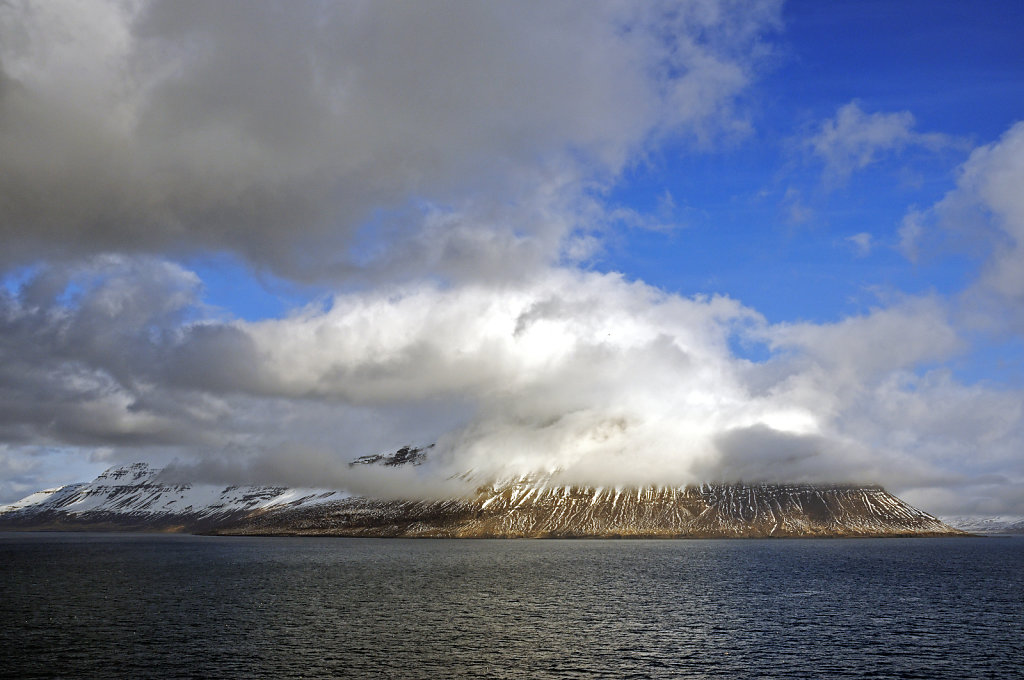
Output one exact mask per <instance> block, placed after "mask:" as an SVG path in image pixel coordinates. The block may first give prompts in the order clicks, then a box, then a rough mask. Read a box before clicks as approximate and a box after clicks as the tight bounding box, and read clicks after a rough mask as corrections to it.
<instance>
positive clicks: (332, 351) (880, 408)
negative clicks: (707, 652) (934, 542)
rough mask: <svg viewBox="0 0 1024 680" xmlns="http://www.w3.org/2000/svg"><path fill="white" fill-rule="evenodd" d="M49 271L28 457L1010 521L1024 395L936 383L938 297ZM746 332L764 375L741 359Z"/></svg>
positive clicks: (252, 475) (951, 343) (15, 376)
mask: <svg viewBox="0 0 1024 680" xmlns="http://www.w3.org/2000/svg"><path fill="white" fill-rule="evenodd" d="M56 276H58V275H57V274H56V272H55V270H46V269H43V270H41V271H39V272H37V274H36V276H35V277H34V278H30V279H29V280H28V281H27V282H26V284H25V285H24V286H23V287H22V288H21V289H20V291H19V292H18V294H16V295H13V296H11V295H10V294H8V297H6V298H5V305H4V307H3V310H4V316H3V320H4V327H3V333H0V337H2V338H3V339H4V343H3V346H2V347H0V353H2V355H3V356H2V357H0V359H2V361H0V366H2V367H3V371H4V375H3V381H2V384H3V385H4V390H3V391H2V394H0V397H2V398H0V434H2V435H3V437H4V440H5V441H7V442H8V443H10V444H12V445H13V444H18V445H23V444H25V443H28V442H35V443H40V442H45V443H47V444H48V445H50V446H52V447H55V450H57V449H59V450H63V451H66V450H67V449H69V448H79V449H81V450H83V451H86V452H88V451H93V450H94V449H95V448H96V447H98V446H105V447H108V449H109V450H110V451H111V452H112V453H111V455H113V457H115V458H121V459H127V460H132V459H136V458H139V457H145V458H147V459H153V457H154V456H157V457H163V458H164V459H167V458H168V457H170V456H175V455H176V456H178V458H179V459H180V465H181V466H184V467H188V466H190V465H195V469H194V471H195V472H196V473H197V474H208V475H211V476H212V477H213V478H216V479H217V480H218V481H223V480H224V479H226V478H227V477H228V476H230V475H237V476H238V477H239V478H241V479H250V480H257V481H274V479H273V478H274V477H275V476H276V477H277V479H278V480H283V481H287V482H288V483H293V484H299V483H306V484H324V483H327V482H328V481H329V482H330V483H331V484H334V485H339V486H348V487H349V488H353V489H357V490H362V491H367V490H370V491H373V490H376V491H378V492H380V491H381V490H383V489H389V490H391V491H393V492H403V493H432V492H440V491H438V489H440V487H438V486H437V484H440V483H441V482H442V481H443V479H445V478H446V477H447V476H449V475H451V474H453V473H461V472H465V471H466V470H470V469H472V470H475V471H476V472H477V474H479V475H481V476H483V475H488V474H504V473H512V472H516V473H519V472H524V471H529V470H536V469H554V468H559V469H562V470H564V471H565V474H566V475H567V477H568V478H570V479H575V480H579V481H582V482H587V483H601V484H629V483H682V482H694V481H706V480H708V479H745V480H751V481H753V480H768V481H781V482H786V481H789V482H793V481H811V482H816V481H829V482H834V481H865V482H881V483H883V484H887V485H889V486H891V487H892V488H893V490H895V491H902V490H913V492H914V493H915V494H917V495H918V497H919V498H922V499H932V500H935V501H936V502H938V501H939V500H941V502H942V504H943V508H944V509H953V507H954V506H955V505H957V504H956V503H951V502H950V501H949V499H948V498H946V497H945V496H943V493H945V492H943V491H942V490H943V489H945V490H947V491H948V490H949V489H958V490H959V492H960V493H962V498H961V500H960V501H959V507H960V509H961V510H969V509H971V508H980V507H982V506H983V505H984V504H983V503H982V500H981V498H982V496H983V495H988V496H990V497H991V496H992V494H995V495H996V497H1000V498H1004V501H1002V505H1001V507H1002V508H1003V510H1005V511H1007V512H1008V511H1010V509H1011V508H1015V507H1016V506H1015V505H1014V504H1013V503H1012V502H1011V501H1012V497H1011V496H1010V495H1008V494H1007V493H1006V490H1007V489H1010V488H1017V486H1019V485H1020V484H1021V479H1022V475H1024V471H1022V470H1021V469H1020V462H1019V461H1018V460H1017V454H1016V452H1017V451H1018V450H1019V447H1020V446H1021V445H1022V444H1024V431H1022V430H1021V427H1020V425H1019V420H1020V419H1019V414H1020V413H1021V412H1022V408H1024V395H1022V394H1021V393H1020V392H1019V391H1013V390H998V389H990V388H985V387H982V386H964V385H962V384H959V383H957V382H956V381H955V380H954V379H952V378H951V377H950V376H949V375H948V374H946V373H943V372H942V371H940V370H938V369H932V368H930V367H931V366H933V365H935V364H936V363H941V362H943V361H945V360H948V359H949V358H950V357H951V356H953V355H955V353H957V352H958V351H960V350H961V349H962V341H961V339H960V337H959V336H958V334H957V332H956V331H955V330H954V328H953V327H952V326H951V324H950V321H949V319H948V315H947V313H946V309H945V307H944V305H943V304H942V302H941V301H939V300H936V299H932V298H924V299H913V298H912V299H906V300H904V301H902V302H899V303H897V304H895V305H893V306H890V307H887V308H882V309H878V310H875V311H873V312H871V313H870V314H866V315H863V316H859V317H852V318H848V319H845V320H842V321H839V322H836V323H832V324H812V323H800V324H780V325H774V326H771V325H766V324H765V322H764V320H763V319H762V318H761V317H760V316H759V315H758V314H757V313H756V312H754V311H753V310H750V309H749V308H745V307H744V306H742V305H741V304H739V303H738V302H736V301H735V300H731V299H729V298H724V297H714V298H685V297H680V296H678V295H671V294H666V293H664V292H663V291H659V290H657V289H656V288H652V287H650V286H647V285H644V284H642V283H637V282H628V281H626V280H624V279H623V278H622V277H620V276H618V275H614V274H605V275H602V274H596V273H585V272H580V271H574V270H568V269H562V270H549V271H548V272H546V273H545V274H543V275H541V276H537V277H534V278H532V279H531V280H530V281H528V282H527V281H524V282H520V283H517V284H514V285H512V284H509V283H507V282H506V283H502V284H484V283H480V284H463V285H459V286H441V285H438V284H432V285H428V286H424V285H422V284H417V285H413V284H407V285H403V286H399V287H390V288H385V289H378V290H374V291H363V292H353V293H349V294H345V295H338V296H337V297H336V298H335V299H334V301H333V303H332V304H331V305H330V306H329V307H327V308H326V309H325V308H322V307H311V308H310V309H307V310H302V311H301V312H299V313H295V314H293V315H291V316H288V317H285V318H282V319H276V320H266V321H260V322H242V321H227V322H226V321H218V320H216V319H215V318H212V317H210V316H209V314H208V313H207V312H204V310H203V309H202V308H201V307H200V306H198V302H197V298H196V297H195V291H196V286H197V282H196V280H195V277H194V275H192V274H191V273H190V272H187V271H185V270H182V269H181V268H180V267H176V266H173V265H168V264H166V263H162V262H160V261H156V260H152V259H123V258H102V259H100V260H98V261H96V262H95V263H94V264H93V265H92V266H91V267H86V268H84V269H82V270H81V271H79V272H77V273H76V272H72V273H71V274H70V276H65V277H63V278H59V277H58V278H59V280H56V281H55V280H53V277H56ZM146 281H150V282H151V283H150V284H147V285H143V284H144V282H146ZM69 286H70V288H69ZM68 290H74V291H77V292H76V293H75V295H74V296H73V297H72V298H69V297H68V296H67V294H66V291H68ZM164 300H166V301H168V302H166V303H164V304H161V301H164ZM197 316H198V319H196V317H197ZM100 329H102V332H101V331H100ZM737 336H739V337H741V338H742V337H748V338H749V339H751V340H761V341H765V342H767V343H768V344H769V345H770V347H771V348H772V350H773V355H772V357H771V358H769V359H768V360H766V361H763V362H760V363H752V362H750V361H747V360H744V359H740V358H737V357H736V356H735V355H734V354H733V353H732V351H731V349H730V344H731V342H732V341H733V339H734V338H735V337H737ZM434 441H436V442H437V447H436V448H435V450H434V452H433V454H432V457H433V459H434V463H433V465H432V466H430V467H429V468H427V469H425V470H421V471H420V472H418V473H417V474H416V475H414V476H412V477H410V478H408V479H397V478H395V479H393V480H391V481H390V482H388V480H384V479H363V478H356V477H353V476H351V475H350V473H349V472H348V468H347V466H346V465H345V463H346V462H347V461H348V460H351V459H353V458H355V457H357V456H359V455H363V454H365V453H369V452H376V451H383V450H387V449H389V448H390V449H394V448H397V447H398V446H400V445H402V444H406V443H412V444H427V443H431V442H434ZM979 447H980V448H982V449H983V451H982V452H981V453H980V454H979ZM26 455H27V454H26ZM12 456H13V457H14V458H17V456H16V454H15V453H14V452H13V449H12V452H11V453H10V454H9V456H8V457H9V458H11V457H12ZM14 458H11V461H10V464H11V465H16V464H18V462H17V461H16V460H14ZM997 475H1002V478H1001V480H1000V479H996V476H997ZM994 480H995V481H994ZM408 485H414V486H415V489H413V487H412V486H408ZM1015 485H1016V486H1015ZM430 489H434V490H435V491H430ZM992 505H993V502H991V501H989V502H988V505H984V507H990V506H992Z"/></svg>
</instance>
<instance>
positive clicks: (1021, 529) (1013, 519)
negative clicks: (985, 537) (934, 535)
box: [942, 515, 1024, 534]
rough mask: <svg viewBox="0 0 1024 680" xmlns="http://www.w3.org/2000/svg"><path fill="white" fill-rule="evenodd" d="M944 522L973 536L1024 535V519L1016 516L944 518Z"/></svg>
mask: <svg viewBox="0 0 1024 680" xmlns="http://www.w3.org/2000/svg"><path fill="white" fill-rule="evenodd" d="M942 521H944V522H945V523H946V524H948V525H950V526H952V527H956V528H957V529H962V530H963V531H969V532H971V533H972V534H1024V517H1020V516H1016V515H997V516H994V517H975V516H970V517H943V518H942Z"/></svg>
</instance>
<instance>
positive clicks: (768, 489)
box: [0, 447, 965, 538]
mask: <svg viewBox="0 0 1024 680" xmlns="http://www.w3.org/2000/svg"><path fill="white" fill-rule="evenodd" d="M423 458H424V449H417V448H414V447H403V448H402V449H399V451H397V452H396V453H395V454H392V455H383V454H382V455H379V456H364V457H363V458H361V459H357V461H353V465H380V466H386V467H395V466H400V465H420V464H421V463H422V462H423ZM160 473H161V471H160V469H158V468H152V467H150V466H149V465H147V464H145V463H136V464H132V465H126V466H117V467H113V468H110V469H109V470H107V471H105V472H104V473H102V474H101V475H99V476H98V477H97V478H96V479H95V480H93V481H92V482H86V483H76V484H68V485H65V486H62V487H57V488H55V489H48V490H44V491H40V492H37V493H35V494H31V495H29V496H27V497H26V498H24V499H22V500H21V501H18V502H17V503H13V504H11V505H8V506H3V507H0V529H15V530H18V529H20V530H126V531H177V532H191V533H212V534H223V535H295V536H300V535H316V536H381V537H436V538H588V537H595V538H596V537H632V538H685V537H691V538H726V537H729V538H740V537H812V536H821V537H825V536H837V537H838V536H950V535H963V534H964V533H965V532H963V531H960V530H958V529H954V528H953V527H950V526H948V525H946V524H945V523H943V522H942V521H941V520H939V519H938V518H936V517H934V516H932V515H929V514H927V513H925V512H922V511H921V510H918V509H917V508H914V507H913V506H911V505H909V504H907V503H905V502H904V501H902V500H900V499H899V498H897V497H896V496H894V495H892V494H890V493H888V492H886V491H885V490H884V489H883V488H882V487H880V486H877V485H844V484H831V485H811V484H787V485H784V484H741V483H732V484H730V483H705V484H699V485H686V486H672V485H649V486H643V487H639V486H633V487H613V486H609V487H594V486H581V485H573V484H566V483H563V482H561V481H557V480H556V478H555V477H554V476H553V475H550V474H549V475H523V476H520V477H516V478H513V479H509V480H504V481H495V482H492V483H486V484H480V485H479V486H478V487H477V488H476V490H475V492H473V493H472V494H470V495H467V496H465V497H455V498H446V499H438V500H394V499H377V498H367V497H359V496H351V495H348V494H346V493H344V492H340V491H336V490H330V489H290V488H287V487H281V486H224V487H221V486H214V485H209V484H185V483H177V484H174V483H167V482H164V481H161V479H160Z"/></svg>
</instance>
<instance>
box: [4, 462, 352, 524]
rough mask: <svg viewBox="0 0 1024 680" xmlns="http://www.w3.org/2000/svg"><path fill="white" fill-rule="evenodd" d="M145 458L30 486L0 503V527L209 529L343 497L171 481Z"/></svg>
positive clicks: (329, 493) (326, 492)
mask: <svg viewBox="0 0 1024 680" xmlns="http://www.w3.org/2000/svg"><path fill="white" fill-rule="evenodd" d="M160 473H161V470H160V469H159V468H153V467H150V466H149V465H147V464H146V463H135V464H133V465H125V466H121V467H112V468H110V469H109V470H107V471H106V472H104V473H103V474H101V475H100V476H99V477H97V478H96V479H94V480H93V481H91V482H87V483H78V484H67V485H65V486H61V487H57V488H55V489H46V490H45V491H39V492H36V493H34V494H32V495H30V496H27V497H26V498H23V499H22V500H20V501H18V502H17V503H12V504H11V505H6V506H0V529H26V530H53V531H57V530H100V531H102V530H125V531H186V532H200V531H212V530H215V529H217V528H218V527H221V526H227V525H230V524H234V523H238V522H244V521H245V520H246V519H247V518H248V517H250V516H252V515H253V514H254V513H259V512H265V511H267V510H269V509H276V510H282V509H285V508H291V507H295V506H298V505H302V506H306V507H312V506H315V505H318V504H325V503H330V502H332V501H337V500H339V499H342V498H345V497H346V494H344V493H342V492H339V491H329V490H317V489H288V488H285V487H277V486H213V485H208V484H171V483H165V482H162V481H161V480H160V476H161V475H160Z"/></svg>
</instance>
